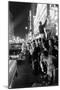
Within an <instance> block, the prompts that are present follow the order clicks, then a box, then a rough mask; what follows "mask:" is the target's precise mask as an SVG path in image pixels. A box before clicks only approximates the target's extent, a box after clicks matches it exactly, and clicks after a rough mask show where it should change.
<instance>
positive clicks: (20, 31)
mask: <svg viewBox="0 0 60 90" xmlns="http://www.w3.org/2000/svg"><path fill="white" fill-rule="evenodd" d="M30 7H31V4H30V3H23V2H10V1H9V11H10V13H11V15H12V16H11V18H10V19H11V21H12V22H13V23H14V35H15V36H20V37H21V38H25V35H26V33H28V30H25V27H26V26H28V15H29V10H30Z"/></svg>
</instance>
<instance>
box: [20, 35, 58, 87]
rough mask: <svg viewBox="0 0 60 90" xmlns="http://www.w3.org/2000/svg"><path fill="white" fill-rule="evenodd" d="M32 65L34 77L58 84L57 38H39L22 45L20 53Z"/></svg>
mask: <svg viewBox="0 0 60 90" xmlns="http://www.w3.org/2000/svg"><path fill="white" fill-rule="evenodd" d="M21 52H23V53H24V54H25V56H26V57H27V60H28V61H29V62H30V63H31V65H32V71H33V73H34V74H35V75H38V74H40V75H41V76H42V77H45V79H46V78H47V79H46V80H47V83H48V82H50V83H49V84H51V85H52V84H54V83H55V84H57V83H58V37H57V36H56V35H55V36H52V37H50V38H49V39H46V38H39V39H35V40H33V41H31V42H30V43H27V44H26V43H24V44H23V45H22V51H21Z"/></svg>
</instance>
